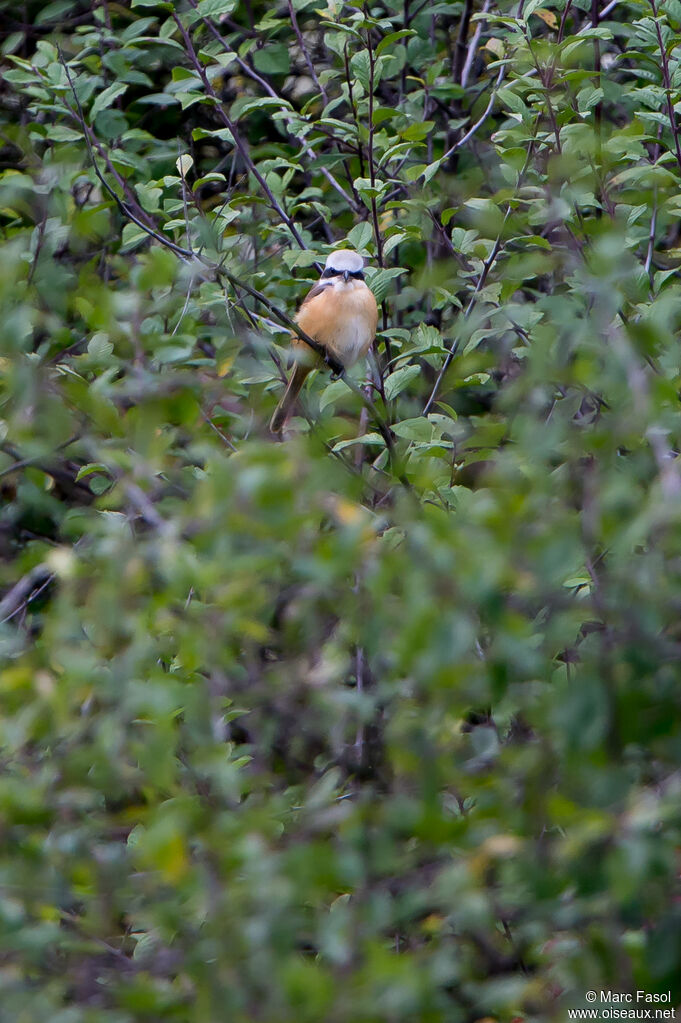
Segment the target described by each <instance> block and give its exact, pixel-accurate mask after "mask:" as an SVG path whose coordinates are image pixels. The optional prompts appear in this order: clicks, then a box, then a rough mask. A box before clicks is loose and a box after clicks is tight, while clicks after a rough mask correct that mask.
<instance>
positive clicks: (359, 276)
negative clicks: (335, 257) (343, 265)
mask: <svg viewBox="0 0 681 1023" xmlns="http://www.w3.org/2000/svg"><path fill="white" fill-rule="evenodd" d="M344 273H346V271H345V270H335V269H334V268H333V267H332V266H327V268H326V270H324V272H323V273H322V277H342V276H343V274H344ZM347 275H348V277H352V279H353V280H355V281H363V280H364V270H348V271H347Z"/></svg>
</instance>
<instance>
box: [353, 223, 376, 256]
mask: <svg viewBox="0 0 681 1023" xmlns="http://www.w3.org/2000/svg"><path fill="white" fill-rule="evenodd" d="M373 233H374V232H373V228H372V226H371V224H370V223H369V221H368V220H363V221H362V222H361V223H360V224H356V225H355V226H354V227H353V228H352V230H351V231H348V236H347V244H348V246H349V247H350V248H352V249H356V250H357V252H366V250H367V246H368V245H369V242H370V241H371V239H372V238H373Z"/></svg>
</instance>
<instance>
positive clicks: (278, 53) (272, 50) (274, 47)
mask: <svg viewBox="0 0 681 1023" xmlns="http://www.w3.org/2000/svg"><path fill="white" fill-rule="evenodd" d="M253 63H254V65H255V69H256V71H260V73H261V74H264V75H287V74H288V73H289V70H290V66H291V62H290V58H289V52H288V47H287V46H285V45H284V44H283V43H267V44H266V45H265V46H263V47H262V49H258V50H255V51H254V53H253Z"/></svg>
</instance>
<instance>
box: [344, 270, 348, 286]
mask: <svg viewBox="0 0 681 1023" xmlns="http://www.w3.org/2000/svg"><path fill="white" fill-rule="evenodd" d="M343 280H344V281H345V283H346V284H347V283H348V281H349V280H350V271H349V270H343Z"/></svg>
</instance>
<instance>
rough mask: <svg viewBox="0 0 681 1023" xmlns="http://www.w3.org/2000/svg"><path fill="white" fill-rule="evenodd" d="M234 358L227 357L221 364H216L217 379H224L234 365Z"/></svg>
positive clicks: (231, 356)
mask: <svg viewBox="0 0 681 1023" xmlns="http://www.w3.org/2000/svg"><path fill="white" fill-rule="evenodd" d="M234 358H235V356H234V355H228V356H227V357H226V358H225V359H223V360H222V362H219V363H218V376H219V377H224V376H226V375H227V374H228V373H229V371H230V369H231V368H232V366H233V365H234Z"/></svg>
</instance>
